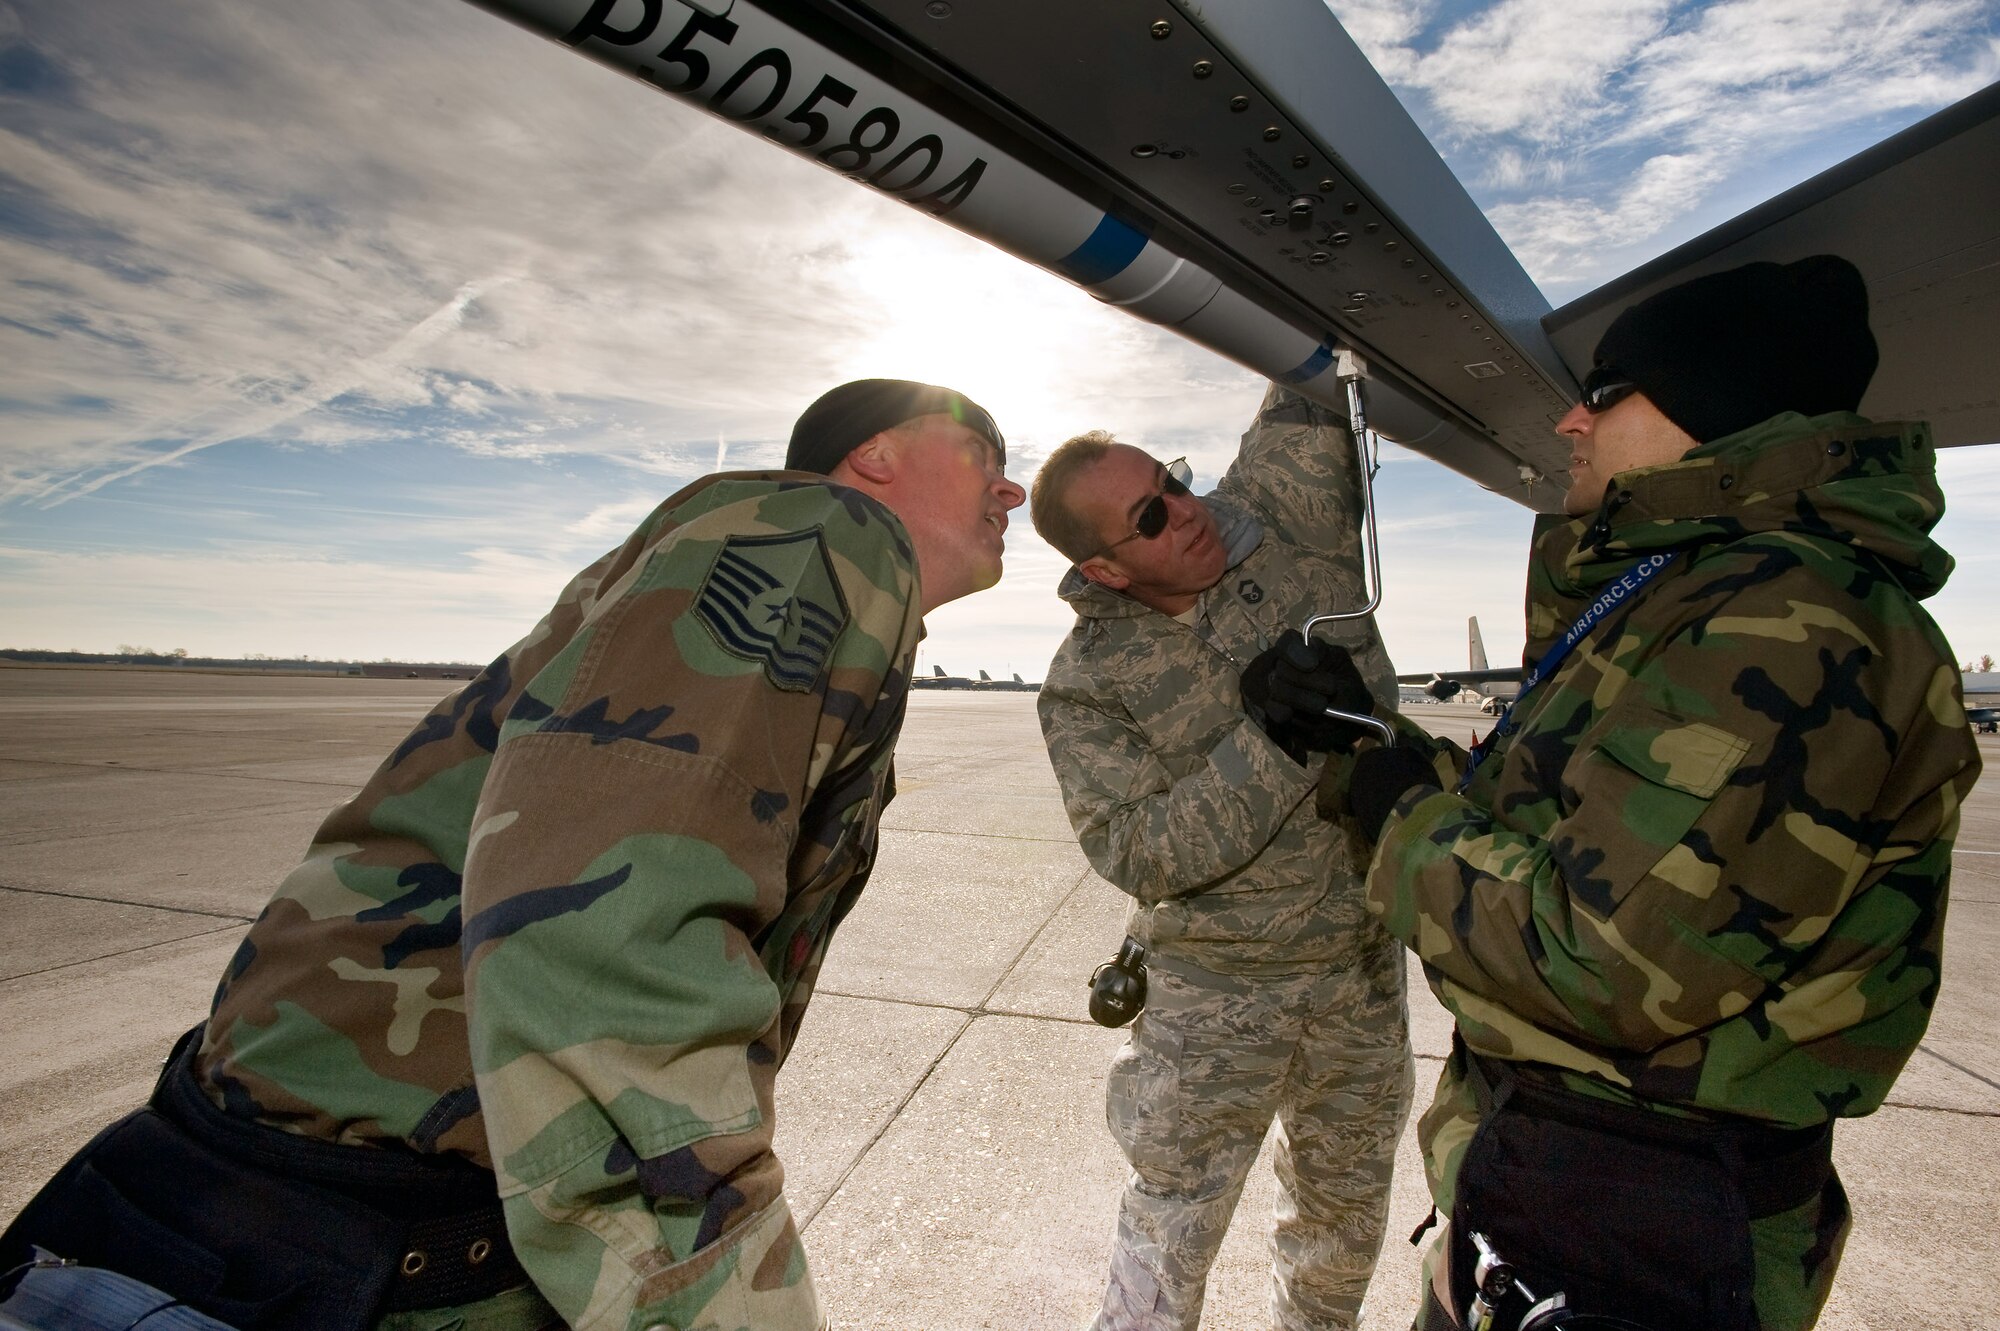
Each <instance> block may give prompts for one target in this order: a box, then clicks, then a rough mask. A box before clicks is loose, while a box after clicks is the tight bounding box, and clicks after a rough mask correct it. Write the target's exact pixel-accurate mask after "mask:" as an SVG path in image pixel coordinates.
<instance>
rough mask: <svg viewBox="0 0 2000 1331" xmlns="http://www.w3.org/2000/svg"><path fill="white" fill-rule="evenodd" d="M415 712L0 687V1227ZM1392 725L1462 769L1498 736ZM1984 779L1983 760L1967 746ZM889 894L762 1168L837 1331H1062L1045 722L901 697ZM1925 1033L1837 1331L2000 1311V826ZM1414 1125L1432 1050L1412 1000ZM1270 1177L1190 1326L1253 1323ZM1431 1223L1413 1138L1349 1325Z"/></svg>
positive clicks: (27, 674) (94, 680) (1054, 894)
mask: <svg viewBox="0 0 2000 1331" xmlns="http://www.w3.org/2000/svg"><path fill="white" fill-rule="evenodd" d="M451 687H453V686H452V685H451V684H450V683H449V682H438V681H429V680H423V681H419V680H362V679H342V678H312V679H306V678H287V677H282V676H220V675H202V674H195V673H192V672H187V673H182V672H175V671H136V670H134V671H110V670H43V669H29V668H4V667H0V909H4V910H5V912H6V915H5V918H6V919H7V921H8V927H7V928H6V929H5V930H4V931H0V1221H4V1220H5V1219H7V1218H9V1217H11V1216H12V1215H13V1214H14V1213H15V1211H17V1210H18V1209H19V1208H20V1206H21V1205H22V1204H23V1203H24V1202H25V1201H26V1200H27V1198H28V1197H29V1196H30V1195H31V1194H32V1193H33V1191H34V1190H35V1188H36V1187H38V1186H39V1185H40V1183H41V1181H42V1180H43V1179H44V1178H46V1177H47V1176H48V1175H49V1174H50V1173H51V1172H53V1171H54V1170H55V1168H56V1167H57V1166H58V1165H59V1164H60V1163H61V1162H62V1161H63V1160H64V1159H65V1158H66V1157H67V1156H68V1155H69V1154H70V1153H71V1152H72V1151H74V1150H75V1149H76V1148H77V1147H78V1146H80V1145H81V1144H82V1143H83V1142H85V1141H86V1140H88V1139H89V1137H90V1136H91V1135H92V1134H93V1133H95V1132H96V1131H97V1129H98V1128H99V1127H101V1126H102V1125H103V1124H104V1123H106V1122H108V1121H109V1120H110V1119H112V1118H113V1117H115V1116H116V1115H117V1114H119V1113H121V1112H123V1111H124V1110H126V1109H128V1108H130V1107H132V1106H133V1105H136V1104H138V1103H139V1102H140V1101H141V1100H143V1099H144V1097H145V1094H146V1092H147V1090H148V1088H149V1087H150V1085H151V1082H152V1078H153V1075H154V1073H155V1071H156V1069H157V1066H158V1062H159V1059H160V1058H161V1056H162V1055H163V1054H164V1053H165V1051H166V1049H167V1046H168V1045H169V1044H170V1043H171V1042H172V1040H173V1038H174V1036H175V1035H176V1034H178V1033H179V1032H180V1031H182V1030H183V1029H185V1028H186V1027H188V1026H189V1025H191V1024H193V1023H194V1022H195V1021H198V1020H200V1019H201V1017H202V1016H203V1015H204V1014H205V1012H206V1009H207V1004H208V998H209V994H210V991H211V990H212V988H213V986H214V984H215V981H216V977H217V976H218V975H219V974H220V973H221V970H222V967H223V964H224V962H225V961H226V960H227V959H228V957H229V955H230V953H231V952H232V951H233V950H234V948H235V946H236V942H237V939H238V938H239V937H240V935H241V934H242V932H243V929H244V926H245V925H246V924H247V923H248V922H249V920H250V919H251V918H252V917H253V916H254V915H255V914H256V912H257V911H258V910H259V909H260V908H261V907H262V905H263V903H264V901H265V899H266V897H268V896H269V894H270V892H271V890H272V888H273V887H274V886H275V885H276V883H277V882H278V880H279V879H280V878H281V877H282V876H283V875H284V874H285V872H286V871H287V870H289V869H290V868H291V866H292V865H293V863H294V862H295V861H296V860H297V858H298V856H299V854H300V852H301V851H302V850H303V848H304V847H305V845H306V842H307V841H308V839H309V838H310V836H311V834H312V831H313V829H314V827H315V826H316V825H317V824H318V822H319V820H320V818H321V817H322V815H323V814H324V813H325V812H326V810H327V809H328V808H330V807H331V806H332V805H333V804H335V803H337V802H338V801H340V800H341V799H343V798H344V797H345V796H346V795H347V794H348V793H349V792H350V791H351V790H352V789H353V788H354V787H355V786H356V785H357V784H359V783H360V782H361V781H362V780H363V779H364V778H365V777H366V776H367V774H368V773H369V772H370V771H371V770H372V769H373V768H374V766H375V764H376V763H377V762H378V761H379V760H380V759H381V758H382V756H383V755H385V754H386V753H387V752H388V751H389V750H390V749H391V748H392V747H393V746H394V744H395V743H396V741H397V740H399V739H400V738H401V737H402V736H403V734H404V733H405V732H406V731H407V730H408V728H409V727H410V725H411V724H412V723H413V722H414V721H415V720H416V718H417V717H418V716H420V715H421V714H422V713H423V712H424V711H425V710H427V709H428V708H429V707H430V705H431V704H432V703H433V702H435V701H436V700H437V699H438V698H439V697H440V696H442V695H443V694H444V693H445V692H447V691H448V690H449V689H450V688H451ZM1410 715H1412V716H1414V717H1416V718H1417V719H1418V720H1420V721H1421V722H1423V723H1425V724H1426V725H1428V726H1430V727H1431V728H1432V729H1433V730H1434V731H1437V732H1439V733H1446V734H1449V735H1451V736H1452V737H1453V738H1454V739H1459V740H1461V741H1462V740H1463V739H1465V738H1466V736H1467V734H1468V733H1469V732H1471V731H1473V730H1475V729H1478V730H1483V729H1484V728H1485V726H1486V725H1487V724H1490V718H1484V717H1480V716H1478V714H1477V713H1476V712H1474V711H1473V710H1472V709H1471V708H1470V707H1466V706H1459V705H1450V704H1447V705H1443V706H1427V705H1419V706H1413V707H1412V708H1411V709H1410ZM1981 745H1982V749H1983V750H1984V753H1985V756H1986V759H1987V762H1988V763H1989V764H1992V763H1994V762H1996V761H2000V742H1996V740H1995V739H1994V738H1993V737H1990V736H1988V737H1982V738H1981ZM897 773H898V778H899V783H900V787H901V794H900V795H899V797H898V798H897V800H896V802H895V803H894V805H893V806H892V807H891V808H890V810H889V813H888V816H887V817H886V819H885V820H884V826H885V829H886V831H885V834H884V836H883V839H882V851H881V857H880V863H879V866H878V868H877V870H876V872H875V876H874V878H873V880H872V881H871V882H870V884H869V887H868V890H867V892H866V893H865V894H864V895H863V897H862V898H861V902H860V904H859V906H857V908H856V909H855V911H854V913H853V914H852V915H851V916H850V917H849V918H848V920H847V921H846V922H845V923H844V924H843V925H842V927H841V930H840V933H839V935H838V937H837V938H836V939H835V941H834V943H833V946H832V950H831V954H830V956H829V959H828V962H827V965H826V968H825V970H824V972H823V973H822V976H821V982H820V989H819V994H818V996H817V997H816V998H815V999H814V1001H813V1006H812V1009H811V1012H810V1014H809V1015H808V1017H807V1019H806V1022H805V1026H804V1030H803V1034H802V1036H801V1039H800V1042H799V1045H798V1047H797V1049H796V1050H795V1051H794V1053H793V1055H792V1058H791V1061H790V1062H789V1063H788V1064H787V1066H786V1068H785V1070H784V1072H783V1074H782V1075H781V1077H780V1079H779V1084H778V1109H779V1121H780V1128H779V1133H778V1150H779V1153H780V1155H781V1157H782V1158H783V1159H784V1161H785V1163H786V1169H787V1175H788V1191H789V1193H790V1196H791V1200H792V1205H793V1207H794V1209H795V1210H796V1212H797V1214H798V1216H799V1218H800V1220H801V1222H802V1223H803V1225H804V1234H805V1241H806V1245H807V1249H808V1251H809V1253H810V1254H811V1257H812V1261H813V1265H814V1272H815V1277H816V1279H817V1281H818V1283H819V1287H820V1290H821V1294H822V1297H823V1299H824V1301H825V1303H826V1305H827V1308H828V1310H829V1312H830V1313H831V1315H832V1317H833V1320H834V1324H835V1325H836V1326H837V1327H842V1328H898V1329H900V1328H946V1329H956V1328H974V1327H982V1328H983V1327H992V1328H1009V1329H1010V1331H1011V1329H1012V1328H1022V1327H1051V1328H1077V1327H1082V1326H1084V1325H1085V1324H1086V1323H1087V1322H1088V1320H1089V1318H1090V1316H1091V1314H1092V1312H1093V1311H1094V1309H1095V1307H1096V1304H1097V1301H1098V1298H1099V1295H1100V1293H1101V1290H1102V1281H1103V1277H1104V1265H1105V1260H1106V1255H1107V1253H1108V1251H1109V1247H1110V1237H1111V1229H1112V1223H1113V1219H1114V1217H1115V1214H1116V1209H1117V1199H1118V1193H1119V1189H1120V1187H1121V1185H1122V1183H1123V1180H1124V1166H1123V1161H1122V1160H1121V1159H1120V1157H1119V1155H1118V1152H1117V1150H1116V1148H1115V1147H1114V1146H1113V1144H1112V1142H1111V1138H1110V1136H1109V1134H1108V1133H1107V1132H1106V1130H1105V1127H1104V1074H1105V1069H1106V1067H1107V1065H1108V1064H1109V1063H1110V1060H1111V1057H1112V1054H1113V1053H1114V1052H1115V1051H1116V1049H1117V1048H1118V1045H1119V1043H1120V1042H1121V1041H1122V1040H1123V1038H1124V1037H1123V1034H1122V1033H1121V1032H1116V1031H1106V1030H1101V1029H1099V1028H1098V1027H1096V1026H1094V1025H1092V1024H1091V1023H1090V1021H1089V1020H1088V1018H1087V1017H1086V1015H1085V1012H1084V978H1085V977H1086V976H1087V975H1088V974H1089V973H1090V971H1091V969H1092V968H1093V967H1094V966H1095V965H1097V964H1098V963H1099V962H1101V961H1103V960H1105V959H1106V958H1108V957H1109V956H1110V955H1111V953H1112V951H1113V949H1114V948H1115V946H1116V944H1117V942H1118V940H1119V938H1120V937H1121V936H1122V933H1123V921H1124V913H1125V912H1124V901H1125V899H1124V897H1123V896H1122V895H1121V894H1120V893H1118V892H1117V891H1116V890H1115V889H1113V888H1111V887H1110V886H1109V885H1108V884H1106V883H1104V882H1103V881H1102V880H1101V879H1099V878H1097V876H1096V875H1095V874H1093V873H1091V872H1090V870H1089V867H1088V866H1087V865H1086V863H1085V862H1084V859H1083V856H1082V854H1081V853H1080V852H1079V851H1078V850H1077V848H1076V843H1075V841H1074V839H1073V837H1072V836H1071V834H1070V830H1069V825H1068V822H1067V820H1066V819H1065V818H1064V816H1063V811H1062V804H1061V801H1060V799H1059V798H1058V796H1057V793H1056V787H1055V782H1054V779H1053V777H1052V776H1051V775H1050V772H1049V767H1048V762H1047V760H1046V758H1045V757H1044V755H1043V751H1042V746H1041V739H1040V734H1039V731H1038V729H1037V727H1036V723H1035V713H1034V698H1033V696H1032V695H1030V694H1004V693H998V694H988V693H956V692H940V693H918V694H915V695H913V696H912V698H911V702H910V716H909V723H908V725H907V726H906V727H905V729H904V732H903V738H902V742H901V745H900V747H899V749H898V754H897ZM1956 864H1957V867H1956V874H1955V878H1954V883H1953V890H1952V907H1951V912H1950V917H1949V924H1948V940H1947V945H1946V960H1947V965H1946V981H1945V985H1944V990H1943V993H1942V996H1941V997H1940V999H1939V1003H1938V1008H1937V1012H1936V1015H1935V1018H1934V1020H1933V1021H1932V1023H1931V1028H1930V1033H1929V1036H1928V1038H1927V1039H1926V1040H1925V1042H1924V1045H1923V1047H1922V1049H1921V1050H1920V1051H1919V1052H1918V1054H1917V1055H1916V1057H1915V1058H1914V1059H1913V1060H1912V1062H1911V1064H1910V1067H1909V1069H1908V1070H1907V1071H1906V1072H1905V1074H1904V1076H1903V1078H1902V1080H1901V1081H1900V1082H1898V1083H1897V1086H1896V1088H1895V1090H1894V1092H1893V1093H1892V1095H1891V1097H1890V1101H1889V1104H1888V1106H1887V1107H1885V1108H1884V1109H1883V1110H1882V1111H1881V1112H1879V1113H1877V1114H1875V1115H1874V1116H1872V1117H1870V1118H1867V1119H1863V1120H1860V1121H1857V1122H1850V1123H1844V1124H1843V1125H1842V1126H1841V1129H1840V1131H1839V1133H1838V1134H1837V1142H1836V1150H1835V1155H1836V1158H1837V1160H1838V1162H1839V1165H1840V1171H1841V1174H1842V1176H1843V1178H1844V1179H1845V1180H1846V1184H1847V1188H1848V1191H1849V1193H1850V1194H1851V1195H1852V1197H1853V1199H1854V1204H1855V1209H1856V1211H1857V1221H1856V1225H1855V1231H1854V1236H1853V1238H1852V1240H1851V1241H1850V1242H1849V1244H1848V1249H1847V1256H1846V1260H1845V1262H1844V1264H1843V1266H1842V1269H1841V1275H1840V1280H1839V1283H1838V1284H1837V1286H1836V1288H1835V1292H1834V1297H1833V1302H1832V1304H1831V1306H1830V1307H1829V1309H1828V1311H1827V1314H1826V1316H1825V1317H1824V1318H1823V1319H1822V1320H1821V1323H1820V1325H1821V1326H1822V1327H1824V1328H1827V1329H1828V1331H1861V1329H1864V1328H1866V1329H1870V1331H1874V1329H1880V1331H1888V1328H1891V1327H1894V1328H1898V1329H1899V1331H1900V1329H1901V1328H1907V1327H1913V1326H1915V1327H1947V1326H1972V1325H1977V1324H1980V1323H1982V1322H1983V1320H1984V1319H1985V1316H1986V1309H1987V1306H1988V1304H1989V1302H1990V1296H1991V1290H1992V1289H1993V1287H1994V1286H1995V1284H1996V1283H2000V1226H1996V1225H1995V1224H1994V1223H1993V1220H1992V1214H1993V1211H1994V1205H1995V1200H1996V1197H2000V1042H1996V1040H1995V1038H1994V1036H1995V1031H1996V1025H1997V1023H1996V1016H2000V983H1996V981H2000V960H1997V959H1996V958H2000V797H1996V796H1995V795H1994V794H1993V793H1992V787H1991V783H1986V784H1983V785H1982V786H1981V788H1980V789H1979V790H1977V791H1975V792H1974V795H1973V798H1972V800H1971V801H1970V802H1969V804H1968V805H1967V807H1966V810H1965V825H1964V829H1963V833H1962V839H1961V841H1960V844H1959V851H1958V858H1957V862H1956ZM1411 1009H1412V1026H1413V1030H1414V1033H1415V1038H1416V1042H1417V1050H1418V1056H1419V1057H1418V1072H1417V1082H1418V1106H1419V1108H1420V1109H1421V1107H1422V1105H1423V1104H1425V1103H1426V1102H1427V1101H1428V1096H1429V1087H1430V1085H1431V1084H1432V1083H1433V1082H1434V1080H1435V1078H1436V1073H1437V1067H1438V1060H1439V1058H1440V1057H1441V1056H1442V1055H1443V1053H1444V1051H1445V1047H1446V1042H1447V1038H1448V1035H1449V1031H1450V1026H1449V1022H1448V1021H1447V1019H1446V1018H1445V1015H1444V1013H1443V1010H1442V1009H1441V1008H1439V1007H1438V1005H1437V1004H1436V1003H1435V1002H1434V1001H1433V1000H1432V999H1431V997H1430V996H1429V994H1428V992H1426V991H1425V990H1424V989H1423V988H1422V985H1421V983H1419V985H1418V987H1417V990H1416V992H1415V993H1413V994H1412V996H1411ZM1268 1157H1269V1151H1268V1147H1267V1150H1266V1158H1265V1160H1264V1161H1262V1162H1260V1164H1259V1166H1258V1168H1257V1170H1256V1171H1255V1172H1254V1174H1253V1176H1252V1180H1251V1183H1250V1186H1249V1187H1248V1188H1247V1189H1246V1191H1245V1193H1244V1197H1243V1201H1242V1204H1241V1206H1240V1207H1239V1209H1238V1212H1237V1218H1236V1223H1235V1225H1234V1226H1233V1227H1232V1229H1231V1231H1230V1234H1229V1238H1228V1240H1227V1242H1226V1244H1225V1246H1224V1248H1223V1253H1222V1258H1221V1261H1220V1262H1219V1264H1218V1266H1217V1268H1216V1270H1215V1272H1214V1275H1213V1277H1212V1279H1211V1281H1210V1288H1209V1302H1208V1312H1207V1315H1206V1317H1205V1319H1204V1322H1203V1326H1204V1327H1208V1328H1254V1327H1260V1326H1265V1325H1268V1323H1269V1316H1268V1312H1267V1301H1268V1287H1269V1265H1268V1258H1267V1256H1266V1254H1265V1243H1266V1235H1267V1233H1268V1230H1269V1226H1270V1211H1271V1202H1272V1188H1271V1173H1270V1165H1269V1158H1268ZM1427 1206H1428V1202H1427V1200H1426V1198H1425V1197H1424V1190H1423V1180H1422V1174H1421V1171H1420V1169H1419V1168H1418V1165H1417V1163H1416V1159H1415V1155H1414V1119H1413V1121H1412V1131H1411V1132H1410V1133H1407V1134H1406V1135H1405V1140H1404V1143H1403V1150H1402V1154H1401V1156H1400V1158H1399V1163H1398V1175H1397V1179H1396V1184H1395V1197H1394V1204H1393V1209H1392V1212H1391V1215H1390V1220H1389V1239H1388V1242H1387V1243H1386V1245H1385V1248H1384V1252H1383V1256H1382V1261H1381V1264H1380V1266H1379V1268H1378V1271H1377V1277H1376V1281H1375V1284H1374V1287H1373V1289H1372V1290H1371V1293H1370V1296H1369V1300H1368V1306H1367V1309H1366V1311H1365V1313H1364V1316H1363V1319H1362V1326H1363V1327H1364V1328H1367V1331H1404V1328H1407V1327H1408V1326H1409V1323H1410V1318H1411V1315H1412V1313H1413V1311H1414V1309H1415V1306H1416V1298H1417V1254H1416V1250H1415V1249H1413V1248H1411V1247H1410V1246H1409V1245H1408V1244H1407V1243H1405V1242H1404V1236H1406V1235H1408V1234H1409V1232H1410V1231H1411V1229H1412V1228H1414V1227H1415V1225H1416V1224H1417V1222H1418V1221H1419V1220H1421V1219H1422V1218H1423V1215H1424V1213H1425V1211H1426V1209H1427Z"/></svg>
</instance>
